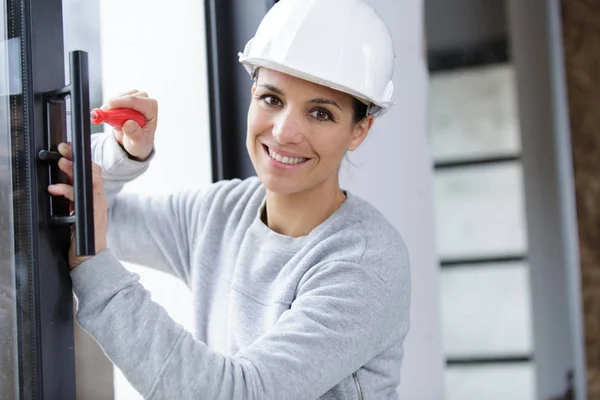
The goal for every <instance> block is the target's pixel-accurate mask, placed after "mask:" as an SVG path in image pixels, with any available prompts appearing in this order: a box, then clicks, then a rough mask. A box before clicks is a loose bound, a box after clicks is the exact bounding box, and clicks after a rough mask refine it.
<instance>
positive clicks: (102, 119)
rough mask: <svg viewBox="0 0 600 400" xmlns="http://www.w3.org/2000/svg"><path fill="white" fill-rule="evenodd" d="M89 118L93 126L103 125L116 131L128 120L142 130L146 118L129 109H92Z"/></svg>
mask: <svg viewBox="0 0 600 400" xmlns="http://www.w3.org/2000/svg"><path fill="white" fill-rule="evenodd" d="M90 117H91V120H92V123H94V124H101V123H105V124H108V125H110V126H112V127H113V128H116V129H121V128H122V127H123V124H124V123H125V122H126V121H129V120H130V119H131V120H134V121H135V122H136V123H137V124H138V125H139V126H141V127H142V128H143V127H144V125H146V117H144V115H143V114H142V113H139V112H137V111H135V110H132V109H131V108H113V109H112V110H106V111H104V110H101V109H99V108H94V109H93V110H92V111H91V113H90Z"/></svg>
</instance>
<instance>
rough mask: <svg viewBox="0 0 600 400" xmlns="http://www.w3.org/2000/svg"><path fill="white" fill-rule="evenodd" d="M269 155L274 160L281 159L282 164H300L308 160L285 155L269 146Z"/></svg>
mask: <svg viewBox="0 0 600 400" xmlns="http://www.w3.org/2000/svg"><path fill="white" fill-rule="evenodd" d="M269 155H270V156H271V158H273V159H274V160H277V161H279V162H280V163H282V164H288V165H293V164H299V163H301V162H304V161H306V158H293V157H283V156H281V155H279V154H277V153H275V152H274V151H273V150H271V149H270V148H269Z"/></svg>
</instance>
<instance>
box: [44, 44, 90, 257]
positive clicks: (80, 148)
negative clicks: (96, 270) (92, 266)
mask: <svg viewBox="0 0 600 400" xmlns="http://www.w3.org/2000/svg"><path fill="white" fill-rule="evenodd" d="M69 56H70V57H69V58H70V78H71V82H70V84H69V85H67V86H65V87H63V88H60V89H57V90H53V91H50V92H46V93H44V95H43V96H44V105H45V111H46V121H45V122H46V123H45V129H46V137H47V138H48V148H49V150H42V151H40V153H39V155H38V158H39V159H40V160H42V161H46V162H50V163H53V162H57V161H58V160H59V159H60V154H58V153H57V152H56V151H53V150H51V149H53V148H55V146H56V145H58V143H52V141H51V140H52V137H53V136H55V135H52V132H51V126H52V124H53V121H52V114H53V113H52V112H51V109H50V107H51V106H52V105H53V104H56V103H57V102H64V100H65V98H66V97H67V96H70V97H71V123H72V125H71V132H72V138H71V141H72V142H73V191H74V197H75V201H74V207H75V212H74V214H73V215H70V216H55V215H54V213H53V210H52V202H51V203H50V213H51V215H50V221H51V223H52V224H54V225H59V226H64V225H72V224H75V237H76V239H75V240H76V253H77V256H93V255H95V254H96V249H95V240H94V204H93V187H92V149H91V143H90V136H91V122H90V85H89V72H88V71H89V69H88V68H89V67H88V54H87V53H86V52H85V51H79V50H78V51H73V52H71V53H70V54H69Z"/></svg>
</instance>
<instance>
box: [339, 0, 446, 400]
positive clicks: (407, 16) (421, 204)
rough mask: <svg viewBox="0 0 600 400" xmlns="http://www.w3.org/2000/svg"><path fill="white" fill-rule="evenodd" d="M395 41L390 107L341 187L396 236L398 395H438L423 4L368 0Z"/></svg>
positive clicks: (436, 286)
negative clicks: (404, 249)
mask: <svg viewBox="0 0 600 400" xmlns="http://www.w3.org/2000/svg"><path fill="white" fill-rule="evenodd" d="M369 3H370V4H372V5H373V6H374V7H375V9H376V10H377V11H378V13H379V14H380V15H381V16H382V17H383V18H384V19H385V21H386V23H387V24H388V26H389V27H390V30H391V31H392V35H393V36H394V42H395V46H396V56H397V58H396V69H395V71H394V73H395V78H394V85H395V88H396V94H395V102H396V105H395V106H394V108H393V109H392V110H391V111H390V112H389V113H388V114H386V115H385V116H383V117H382V118H381V119H380V120H378V121H376V123H375V127H374V130H373V132H371V135H370V137H369V138H368V139H367V141H366V142H365V143H364V145H363V146H361V148H360V149H359V150H357V151H356V152H355V154H352V155H351V156H350V160H351V161H352V163H353V164H354V165H355V166H352V165H348V166H345V167H344V168H343V175H342V185H343V186H344V187H345V188H347V189H349V190H351V191H353V192H354V193H356V194H358V195H359V196H361V197H363V198H365V199H366V200H368V201H370V202H371V203H373V204H374V205H375V206H376V207H377V208H378V209H379V210H380V211H381V212H382V213H383V214H384V215H385V216H386V217H387V218H388V219H389V221H390V222H391V223H392V224H394V226H396V228H397V229H398V230H399V231H400V232H401V233H402V235H403V237H404V239H405V241H406V243H407V246H408V249H409V252H410V260H411V267H412V300H411V301H412V306H411V321H412V328H411V331H410V333H409V334H408V337H407V340H406V343H405V349H406V356H405V362H404V366H403V369H402V384H401V385H400V389H399V392H400V395H401V398H402V399H418V400H428V399H431V400H440V399H443V398H444V395H443V386H444V385H443V356H442V347H441V337H440V304H439V292H440V290H439V272H438V265H437V259H436V250H435V243H434V237H435V234H434V219H433V218H434V211H433V210H434V206H433V172H432V170H431V155H430V151H429V145H428V142H427V126H426V125H427V124H426V121H427V70H426V66H425V64H424V60H423V57H422V55H423V47H422V46H423V43H422V37H423V10H422V8H423V1H422V0H370V1H369Z"/></svg>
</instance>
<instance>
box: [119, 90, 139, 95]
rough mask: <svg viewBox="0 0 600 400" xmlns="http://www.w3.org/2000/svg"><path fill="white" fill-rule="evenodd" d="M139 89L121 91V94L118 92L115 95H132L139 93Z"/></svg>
mask: <svg viewBox="0 0 600 400" xmlns="http://www.w3.org/2000/svg"><path fill="white" fill-rule="evenodd" d="M138 92H139V90H137V89H132V90H128V91H126V92H121V93H119V94H117V95H116V96H115V97H125V96H130V95H132V94H135V93H138Z"/></svg>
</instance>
